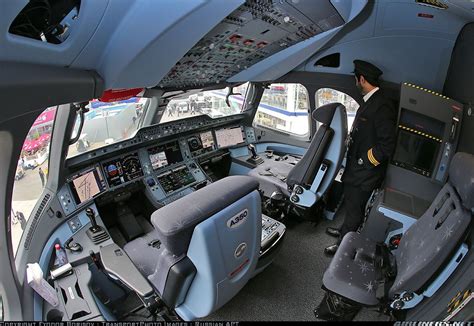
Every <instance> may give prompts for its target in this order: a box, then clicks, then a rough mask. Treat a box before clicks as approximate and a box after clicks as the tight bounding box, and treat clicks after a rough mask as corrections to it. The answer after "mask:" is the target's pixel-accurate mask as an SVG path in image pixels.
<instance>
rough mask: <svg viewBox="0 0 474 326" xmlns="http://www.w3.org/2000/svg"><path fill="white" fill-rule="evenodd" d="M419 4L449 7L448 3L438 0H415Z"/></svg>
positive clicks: (438, 7)
mask: <svg viewBox="0 0 474 326" xmlns="http://www.w3.org/2000/svg"><path fill="white" fill-rule="evenodd" d="M415 1H416V3H417V4H420V5H423V6H428V7H433V8H436V9H448V8H449V7H448V5H447V4H445V3H443V2H441V1H437V0H415Z"/></svg>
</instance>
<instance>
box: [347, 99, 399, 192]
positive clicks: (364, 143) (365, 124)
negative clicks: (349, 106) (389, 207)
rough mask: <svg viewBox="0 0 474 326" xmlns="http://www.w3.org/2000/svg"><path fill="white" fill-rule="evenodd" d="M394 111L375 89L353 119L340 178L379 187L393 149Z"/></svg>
mask: <svg viewBox="0 0 474 326" xmlns="http://www.w3.org/2000/svg"><path fill="white" fill-rule="evenodd" d="M396 120H397V111H396V109H395V107H394V106H393V104H392V103H391V101H390V100H389V99H387V98H386V97H385V96H384V95H383V93H382V91H380V90H379V91H377V92H375V93H374V94H373V95H372V96H371V97H370V98H369V100H368V101H367V102H365V103H364V104H363V105H362V106H361V107H360V108H359V109H358V110H357V114H356V118H355V119H354V123H353V127H352V132H351V134H350V138H351V141H350V143H349V148H348V151H347V162H346V168H345V171H344V175H343V177H342V181H343V182H344V183H345V184H350V185H352V186H355V187H360V188H361V190H364V191H372V190H373V189H374V188H376V187H378V186H380V184H381V183H382V181H383V178H384V177H385V170H386V168H387V165H388V162H389V159H390V157H391V155H392V153H393V151H394V149H395V132H396Z"/></svg>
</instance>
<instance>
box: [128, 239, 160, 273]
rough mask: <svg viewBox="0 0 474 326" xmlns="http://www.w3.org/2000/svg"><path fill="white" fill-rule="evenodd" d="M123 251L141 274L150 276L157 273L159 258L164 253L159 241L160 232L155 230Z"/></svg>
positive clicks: (129, 244)
mask: <svg viewBox="0 0 474 326" xmlns="http://www.w3.org/2000/svg"><path fill="white" fill-rule="evenodd" d="M123 249H124V250H125V252H126V253H127V255H128V256H129V257H130V259H131V260H132V262H133V263H134V264H135V266H136V267H137V268H138V269H139V270H140V272H142V274H143V275H145V276H148V275H151V274H153V273H154V272H155V267H156V263H157V261H158V256H159V255H160V254H161V252H162V251H163V245H162V244H161V241H160V240H159V235H158V232H156V230H153V231H152V232H150V233H147V234H145V235H144V236H142V237H139V238H136V239H135V240H133V241H130V242H129V243H127V244H126V245H125V246H124V247H123Z"/></svg>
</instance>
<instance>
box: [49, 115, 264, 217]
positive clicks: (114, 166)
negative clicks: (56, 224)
mask: <svg viewBox="0 0 474 326" xmlns="http://www.w3.org/2000/svg"><path fill="white" fill-rule="evenodd" d="M201 118H203V117H196V118H193V119H191V120H193V121H194V120H196V121H198V120H200V119H201ZM204 120H206V118H204ZM182 123H183V121H177V122H173V123H171V124H169V126H168V127H169V128H168V127H166V126H162V125H159V126H153V128H159V130H160V131H163V130H170V131H171V132H178V131H177V130H176V125H181V124H182ZM164 127H166V128H164ZM163 128H164V129H163ZM167 128H168V129H167ZM178 129H179V128H178ZM150 130H151V129H147V130H140V131H139V134H138V135H136V137H135V138H136V139H142V140H143V139H144V138H145V137H144V136H145V135H150ZM185 131H188V129H185ZM146 138H147V141H146V142H144V146H142V147H140V148H137V149H134V150H133V151H130V152H128V153H125V154H121V155H118V156H115V157H112V158H106V159H103V160H102V162H99V163H95V164H94V165H92V166H89V167H87V168H85V169H82V170H79V172H76V173H75V174H74V175H72V176H71V177H69V178H68V180H67V182H66V184H65V185H64V186H63V187H62V188H61V189H60V191H59V192H58V199H59V200H60V203H61V206H62V208H63V210H64V212H65V214H66V215H70V214H72V213H73V212H75V211H76V210H77V209H79V208H81V207H82V206H83V205H86V204H87V203H89V202H90V201H91V200H92V199H93V198H95V197H97V196H99V195H101V194H102V193H104V192H106V191H109V190H114V189H116V188H120V187H124V186H127V185H128V184H129V183H133V182H143V184H144V185H145V188H146V191H148V192H149V194H151V198H152V199H153V200H154V201H156V202H157V203H160V204H167V203H170V202H172V201H174V200H176V199H178V198H181V197H183V196H185V195H187V194H189V193H190V192H193V191H195V190H196V189H199V188H200V187H203V186H205V185H206V184H207V183H208V182H210V181H209V180H208V177H207V176H206V174H205V172H204V171H203V170H202V169H201V167H200V166H199V164H198V163H197V160H198V159H201V158H203V157H208V156H209V157H212V155H213V153H214V152H217V151H218V150H222V149H226V148H229V147H233V146H239V145H245V144H246V143H251V142H255V140H256V137H255V132H254V130H253V128H252V127H242V126H240V125H239V124H231V125H230V126H229V125H228V126H222V127H214V128H210V129H208V130H203V131H197V132H194V133H186V134H185V135H182V136H180V135H179V134H177V135H176V137H175V138H174V139H173V138H171V139H170V138H168V140H165V141H162V142H156V141H150V140H151V139H154V137H151V136H150V137H146Z"/></svg>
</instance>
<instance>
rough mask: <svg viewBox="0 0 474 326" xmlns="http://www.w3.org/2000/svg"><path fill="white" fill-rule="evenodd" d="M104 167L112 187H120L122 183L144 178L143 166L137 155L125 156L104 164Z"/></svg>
mask: <svg viewBox="0 0 474 326" xmlns="http://www.w3.org/2000/svg"><path fill="white" fill-rule="evenodd" d="M102 167H103V169H104V173H105V177H106V179H107V183H108V184H109V186H111V187H115V186H120V185H121V184H122V183H125V182H128V181H132V180H134V179H136V178H139V177H142V176H143V172H142V166H141V164H140V160H139V159H138V154H137V153H133V154H129V155H125V156H123V157H120V158H117V159H115V160H112V161H109V162H107V163H103V164H102Z"/></svg>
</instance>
